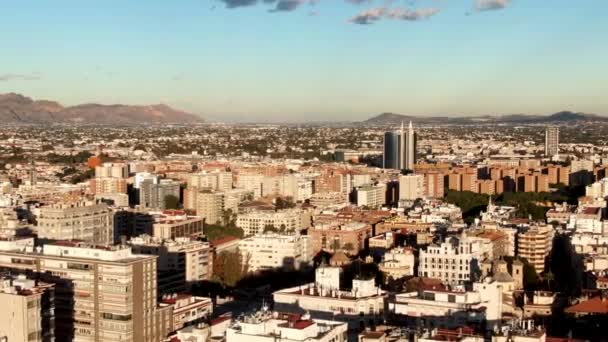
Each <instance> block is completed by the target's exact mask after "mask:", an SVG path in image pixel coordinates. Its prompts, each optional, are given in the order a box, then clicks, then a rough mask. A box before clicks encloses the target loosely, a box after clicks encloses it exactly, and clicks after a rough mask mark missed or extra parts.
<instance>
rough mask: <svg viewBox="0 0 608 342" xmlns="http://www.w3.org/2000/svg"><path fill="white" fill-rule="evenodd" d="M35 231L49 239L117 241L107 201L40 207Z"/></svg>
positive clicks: (94, 241) (41, 236) (39, 235)
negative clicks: (105, 202) (102, 202)
mask: <svg viewBox="0 0 608 342" xmlns="http://www.w3.org/2000/svg"><path fill="white" fill-rule="evenodd" d="M37 220H38V226H37V227H36V232H37V233H38V237H39V238H43V239H50V240H82V241H87V242H92V243H98V244H111V243H113V242H114V233H113V231H114V222H113V221H114V213H112V211H111V210H110V209H109V208H108V206H107V205H105V204H95V203H87V202H75V203H57V204H54V205H51V206H45V207H42V208H40V214H39V215H38V218H37Z"/></svg>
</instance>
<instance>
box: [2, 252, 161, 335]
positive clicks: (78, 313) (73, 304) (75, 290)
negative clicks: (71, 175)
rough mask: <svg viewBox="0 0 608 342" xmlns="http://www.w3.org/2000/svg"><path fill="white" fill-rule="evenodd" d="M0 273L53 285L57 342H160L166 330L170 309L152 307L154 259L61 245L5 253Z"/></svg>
mask: <svg viewBox="0 0 608 342" xmlns="http://www.w3.org/2000/svg"><path fill="white" fill-rule="evenodd" d="M5 247H9V246H5ZM0 268H2V269H10V270H12V271H13V272H23V273H27V274H29V275H30V276H31V277H36V278H38V279H39V280H41V281H45V282H48V283H53V284H55V286H56V291H55V318H56V319H55V326H56V329H55V336H56V339H57V340H58V341H77V342H114V341H116V342H118V341H121V342H125V341H127V342H131V341H132V342H150V341H158V342H160V341H163V339H164V337H165V336H166V335H167V334H168V333H169V332H170V330H171V327H172V322H171V320H172V312H171V310H172V307H166V308H158V307H157V292H156V257H155V256H141V255H135V254H132V252H131V249H130V248H128V247H120V246H114V247H106V246H95V245H89V244H85V243H75V242H68V241H62V242H57V243H54V244H47V245H45V246H44V248H37V249H31V248H30V249H25V250H23V249H22V248H19V247H18V246H17V248H15V249H10V248H5V250H2V251H0Z"/></svg>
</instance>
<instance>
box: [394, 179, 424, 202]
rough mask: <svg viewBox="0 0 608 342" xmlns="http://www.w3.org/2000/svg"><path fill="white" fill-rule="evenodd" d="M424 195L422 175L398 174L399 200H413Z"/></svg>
mask: <svg viewBox="0 0 608 342" xmlns="http://www.w3.org/2000/svg"><path fill="white" fill-rule="evenodd" d="M423 197H424V176H423V175H414V174H410V175H401V176H399V200H406V201H414V200H416V199H418V198H423Z"/></svg>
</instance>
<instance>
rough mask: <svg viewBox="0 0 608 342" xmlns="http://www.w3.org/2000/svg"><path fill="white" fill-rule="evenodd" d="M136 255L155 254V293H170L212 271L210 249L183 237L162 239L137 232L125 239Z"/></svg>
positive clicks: (186, 287)
mask: <svg viewBox="0 0 608 342" xmlns="http://www.w3.org/2000/svg"><path fill="white" fill-rule="evenodd" d="M129 245H130V246H131V249H132V250H133V253H136V254H147V255H156V256H158V260H157V269H158V294H159V295H164V294H172V293H177V292H182V291H185V290H187V289H189V288H190V286H191V285H192V284H194V283H196V282H200V281H203V280H208V279H210V278H211V275H212V273H213V252H212V248H211V246H210V244H209V243H208V242H203V241H196V240H192V239H190V238H187V237H180V238H175V239H174V240H163V239H158V238H154V237H151V236H148V235H140V236H138V237H135V238H133V239H131V240H130V241H129Z"/></svg>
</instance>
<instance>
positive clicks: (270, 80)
mask: <svg viewBox="0 0 608 342" xmlns="http://www.w3.org/2000/svg"><path fill="white" fill-rule="evenodd" d="M239 1H241V2H244V5H247V6H232V7H231V6H230V3H231V2H232V5H235V4H236V2H239ZM269 1H270V2H273V3H266V2H269ZM247 2H249V3H253V4H247ZM256 2H257V3H256ZM279 2H283V3H284V4H281V5H279V4H278V3H279ZM288 2H291V4H292V5H293V4H296V5H297V4H298V3H299V2H301V4H299V6H296V8H295V9H293V10H290V11H275V12H273V11H272V9H275V8H277V6H279V8H286V7H289V6H285V3H288ZM354 2H361V3H360V4H354ZM287 5H289V4H287ZM281 6H283V7H281ZM490 8H492V9H490ZM289 9H291V7H289ZM483 9H485V10H483ZM607 11H608V1H605V0H578V1H572V0H570V1H564V0H511V1H509V0H393V1H388V0H363V1H350V0H274V1H273V0H258V1H255V0H174V1H170V0H129V1H125V0H104V1H82V0H37V1H35V2H32V1H3V2H0V42H1V44H0V93H4V92H18V93H22V94H24V95H27V96H30V97H34V98H45V99H52V100H57V101H60V102H62V103H63V104H66V105H73V104H78V103H84V102H99V103H126V104H148V103H161V102H162V103H167V104H170V105H172V106H175V107H177V108H180V109H184V110H188V111H191V112H194V113H199V114H201V115H202V116H204V117H207V118H210V119H212V120H226V121H307V120H329V121H335V120H358V119H365V118H367V117H370V116H372V115H375V114H377V113H381V112H398V113H404V114H416V115H436V114H449V115H456V114H467V115H482V114H503V113H505V114H508V113H535V114H546V113H551V112H555V111H559V110H573V111H585V112H594V113H599V114H607V115H608V96H607V95H606V90H607V89H608V20H606V13H607ZM365 14H367V15H365ZM405 19H407V20H405ZM361 23H367V24H366V25H362V24H361Z"/></svg>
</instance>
